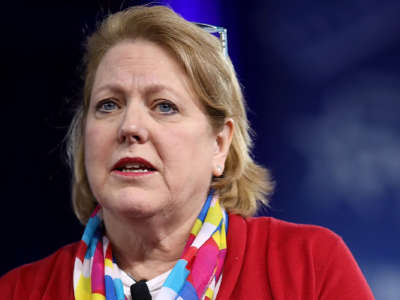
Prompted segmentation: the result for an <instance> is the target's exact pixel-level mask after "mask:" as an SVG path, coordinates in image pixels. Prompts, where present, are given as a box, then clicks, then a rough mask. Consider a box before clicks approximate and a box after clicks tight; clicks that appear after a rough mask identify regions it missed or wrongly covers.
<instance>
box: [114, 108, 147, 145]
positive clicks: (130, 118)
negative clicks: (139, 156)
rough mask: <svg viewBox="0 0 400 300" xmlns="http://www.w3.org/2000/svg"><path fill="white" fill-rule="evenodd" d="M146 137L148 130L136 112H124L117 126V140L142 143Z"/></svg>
mask: <svg viewBox="0 0 400 300" xmlns="http://www.w3.org/2000/svg"><path fill="white" fill-rule="evenodd" d="M148 138H149V132H148V129H147V128H146V126H145V124H144V122H143V118H142V117H140V116H139V114H137V113H135V114H134V115H133V114H130V113H129V112H126V113H125V116H124V118H123V120H122V122H121V126H120V128H119V132H118V141H119V142H120V143H128V144H134V143H139V144H143V143H145V142H146V141H147V140H148Z"/></svg>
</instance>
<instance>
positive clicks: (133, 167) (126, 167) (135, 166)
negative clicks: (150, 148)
mask: <svg viewBox="0 0 400 300" xmlns="http://www.w3.org/2000/svg"><path fill="white" fill-rule="evenodd" d="M139 168H146V167H145V166H143V165H142V164H138V163H130V164H126V165H125V166H124V169H139Z"/></svg>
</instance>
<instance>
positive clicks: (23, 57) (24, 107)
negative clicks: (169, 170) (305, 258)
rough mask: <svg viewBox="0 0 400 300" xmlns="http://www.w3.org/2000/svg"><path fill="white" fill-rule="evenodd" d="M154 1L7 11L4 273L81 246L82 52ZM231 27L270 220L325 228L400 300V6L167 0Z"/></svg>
mask: <svg viewBox="0 0 400 300" xmlns="http://www.w3.org/2000/svg"><path fill="white" fill-rule="evenodd" d="M145 2H146V1H124V2H123V3H122V4H121V2H120V1H96V2H90V1H85V2H83V1H79V2H78V1H57V2H56V1H53V2H48V3H47V2H45V1H43V2H40V3H31V2H28V1H18V3H16V4H11V3H9V4H3V5H2V6H3V17H2V18H1V19H0V22H1V26H0V28H1V33H2V35H1V36H2V42H1V43H2V47H1V60H0V63H1V70H2V72H1V73H2V96H3V97H2V102H1V104H2V109H1V113H2V118H1V122H2V123H1V126H2V136H3V139H2V147H1V148H2V158H3V159H2V163H3V176H2V178H3V182H2V193H3V197H2V202H1V203H2V210H1V215H2V217H1V218H0V219H1V220H0V222H1V224H0V226H1V228H2V230H1V232H2V243H1V244H2V247H1V248H2V253H1V254H2V263H1V269H0V274H3V273H5V272H6V271H8V270H9V269H11V268H14V267H16V266H18V265H21V264H23V263H27V262H30V261H33V260H37V259H39V258H42V257H44V256H46V255H49V254H50V253H52V252H53V251H55V250H56V249H57V248H59V247H61V246H62V245H64V244H66V243H69V242H73V241H76V240H78V239H80V236H81V233H82V227H81V226H80V224H79V223H78V221H76V219H75V217H74V216H73V213H72V210H71V204H70V200H69V184H70V183H69V179H68V178H69V171H68V170H67V168H66V166H65V164H64V163H63V156H62V151H63V138H64V135H65V133H66V129H67V127H68V122H69V120H70V117H71V105H70V102H71V101H72V100H74V99H76V98H77V97H78V96H79V91H80V86H81V82H80V81H79V78H80V74H81V70H80V68H79V67H78V66H79V64H80V60H81V56H82V53H83V51H82V50H83V47H82V44H83V42H84V39H85V36H86V35H87V33H89V32H91V31H92V30H93V28H94V26H95V23H96V21H98V20H100V19H101V18H102V16H104V15H105V14H106V13H107V12H109V11H111V12H114V11H117V10H119V8H120V7H122V8H124V7H127V6H130V5H133V4H141V3H145ZM165 2H167V3H169V4H170V5H171V7H172V8H174V9H175V10H176V11H177V12H179V13H180V14H182V15H183V16H184V17H185V18H186V19H188V20H190V21H197V22H204V23H211V24H215V25H220V26H224V27H226V28H227V29H228V41H229V55H230V57H231V59H232V61H233V63H234V65H235V67H236V70H237V73H238V77H239V79H240V81H241V83H242V84H243V86H244V94H245V97H246V99H247V101H248V106H249V118H250V120H251V124H252V127H253V128H254V130H255V132H256V134H257V135H256V143H255V145H256V146H255V149H254V155H255V158H256V160H257V161H258V162H259V163H261V164H263V165H264V166H266V167H267V168H269V169H270V170H271V172H272V175H273V177H274V180H275V182H276V191H275V193H274V195H273V197H272V202H271V208H270V209H262V210H261V211H260V214H264V215H271V216H274V217H278V218H281V219H285V220H289V221H293V222H298V223H312V224H318V225H322V226H325V227H328V228H330V229H332V230H334V231H335V232H337V233H338V234H339V235H341V236H342V237H343V239H344V240H345V241H346V243H347V244H348V246H349V248H350V249H351V251H352V252H353V254H354V256H355V258H356V259H357V261H358V262H359V264H360V267H361V269H362V270H363V272H364V274H365V275H366V277H367V280H368V282H369V284H370V285H371V287H372V289H373V292H374V294H375V296H376V298H377V299H380V300H389V299H390V300H395V299H399V297H400V254H399V250H400V242H399V233H400V202H399V196H400V184H399V183H400V117H399V114H400V55H399V53H400V34H399V32H400V18H399V17H398V16H399V15H400V2H399V1H395V0H383V1H376V0H363V1H360V0H347V1H344V0H340V1H339V0H336V1H328V0H326V1H317V0H303V1H293V0H292V1H288V0H280V1H211V0H202V1H184V0H181V1H164V2H163V3H165Z"/></svg>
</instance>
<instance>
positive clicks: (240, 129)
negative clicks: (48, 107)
mask: <svg viewBox="0 0 400 300" xmlns="http://www.w3.org/2000/svg"><path fill="white" fill-rule="evenodd" d="M138 38H141V39H146V40H149V41H152V42H154V43H156V44H158V45H160V46H161V47H163V48H164V49H166V50H168V51H169V52H170V53H172V55H173V56H174V57H175V58H176V60H177V61H178V62H179V63H180V64H181V65H182V66H183V68H184V70H185V72H186V74H187V76H188V78H189V80H190V82H191V84H192V87H193V90H194V92H195V93H196V95H197V96H198V97H199V99H200V101H201V103H202V104H203V106H204V111H205V113H206V114H207V116H208V119H209V121H210V124H211V126H212V127H213V128H214V129H215V130H216V131H218V130H220V129H222V127H223V126H224V124H225V120H226V118H232V119H233V122H234V125H235V129H234V134H233V139H232V144H231V146H230V149H229V153H228V156H227V159H226V163H225V170H224V174H223V176H221V177H218V178H213V180H212V184H211V187H212V188H213V189H214V190H215V191H216V192H217V193H218V194H219V198H220V201H221V203H222V204H223V206H224V207H225V208H226V209H227V210H228V211H230V212H234V213H237V214H240V215H242V216H250V215H253V214H254V213H255V212H256V210H257V200H259V201H261V202H263V203H264V204H266V205H267V204H268V200H267V196H268V195H269V194H270V193H271V191H272V189H273V185H272V183H271V181H270V178H269V173H268V171H267V170H266V169H265V168H263V167H262V166H260V165H257V164H256V163H255V162H254V161H253V159H252V158H251V156H250V151H251V148H252V140H251V137H250V134H249V132H250V127H249V124H248V120H247V116H246V110H245V101H244V98H243V95H242V91H241V88H240V85H239V82H238V80H237V77H236V73H235V70H234V68H233V65H232V63H231V61H230V59H229V57H227V56H224V54H223V49H222V46H221V43H220V41H219V40H218V39H217V38H216V37H215V36H213V35H212V34H209V33H207V32H206V31H205V30H203V29H201V28H199V27H198V26H196V25H194V24H193V23H190V22H188V21H186V20H185V19H183V18H182V17H180V16H179V15H177V14H176V13H175V12H173V11H172V10H171V9H169V8H167V7H165V6H136V7H131V8H128V9H126V10H124V11H121V12H118V13H115V14H113V15H110V16H109V17H107V18H106V19H105V20H104V21H103V22H102V23H101V24H100V26H99V27H98V29H97V31H96V32H94V33H93V34H92V35H91V36H89V38H88V39H87V44H86V55H85V58H84V64H85V67H86V71H85V74H84V90H83V101H82V102H81V103H80V104H79V106H78V109H77V111H76V113H75V116H74V118H73V120H72V122H71V125H70V129H69V132H68V135H67V138H68V149H67V152H68V157H69V162H70V165H71V168H72V170H73V178H72V201H73V207H74V211H75V214H76V215H77V217H78V219H79V220H80V221H81V222H82V223H84V224H85V223H86V222H87V220H88V218H89V216H90V214H91V213H92V211H93V209H94V207H95V205H96V199H95V198H94V196H93V194H92V192H91V190H90V186H89V183H88V179H87V175H86V171H85V164H84V149H83V147H84V134H83V132H84V128H85V118H86V114H87V112H88V106H89V101H90V93H91V90H92V86H93V81H94V77H95V74H96V70H97V67H98V66H99V63H100V61H101V59H102V58H103V56H104V54H105V53H106V52H107V51H108V50H109V49H110V48H111V47H113V46H115V45H116V44H118V43H119V42H121V41H124V40H134V39H138Z"/></svg>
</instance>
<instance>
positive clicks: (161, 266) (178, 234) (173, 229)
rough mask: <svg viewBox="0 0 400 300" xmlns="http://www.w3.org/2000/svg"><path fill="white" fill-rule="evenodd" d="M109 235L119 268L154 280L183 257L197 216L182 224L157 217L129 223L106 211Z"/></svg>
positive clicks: (104, 212)
mask: <svg viewBox="0 0 400 300" xmlns="http://www.w3.org/2000/svg"><path fill="white" fill-rule="evenodd" d="M103 217H104V223H105V227H106V234H107V237H108V239H109V240H110V242H111V244H112V251H113V256H114V258H115V260H116V261H117V264H118V266H119V267H120V268H121V269H122V270H124V271H125V272H127V273H128V274H130V275H131V276H132V277H133V278H135V280H141V279H146V280H149V279H152V278H154V277H156V276H157V275H160V274H162V273H164V272H166V271H168V270H169V269H171V268H172V267H173V266H174V265H175V263H176V262H177V260H178V259H179V258H180V257H181V255H182V252H183V250H184V248H185V245H186V242H187V239H188V237H189V234H190V231H191V229H192V227H193V224H194V222H195V220H196V218H197V214H195V215H193V216H191V217H188V218H184V219H183V220H182V221H181V222H176V220H175V222H171V221H169V222H167V221H166V220H163V219H162V217H160V216H157V217H153V218H148V219H140V220H135V219H134V220H132V219H129V220H126V219H124V218H121V217H116V216H113V215H112V214H109V213H108V212H107V211H103Z"/></svg>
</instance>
